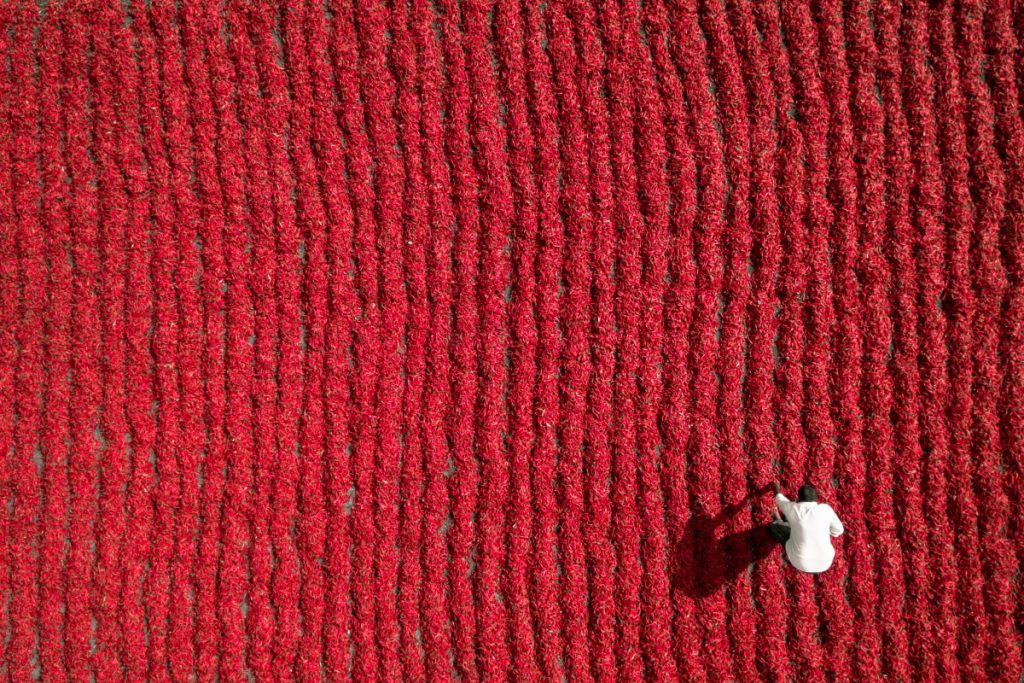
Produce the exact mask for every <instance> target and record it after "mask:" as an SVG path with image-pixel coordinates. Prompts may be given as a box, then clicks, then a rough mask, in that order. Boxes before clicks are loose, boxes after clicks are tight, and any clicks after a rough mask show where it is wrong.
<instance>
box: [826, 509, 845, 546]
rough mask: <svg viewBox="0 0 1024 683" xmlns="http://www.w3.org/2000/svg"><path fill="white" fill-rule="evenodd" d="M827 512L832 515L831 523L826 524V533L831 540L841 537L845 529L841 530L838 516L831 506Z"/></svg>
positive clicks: (841, 525) (841, 524)
mask: <svg viewBox="0 0 1024 683" xmlns="http://www.w3.org/2000/svg"><path fill="white" fill-rule="evenodd" d="M829 512H831V513H832V521H831V522H829V523H828V533H829V534H830V535H831V536H832V537H833V538H835V537H836V536H842V535H843V531H845V529H843V523H842V522H840V521H839V515H837V514H836V511H835V510H833V509H832V507H831V506H830V507H829Z"/></svg>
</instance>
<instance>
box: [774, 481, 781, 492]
mask: <svg viewBox="0 0 1024 683" xmlns="http://www.w3.org/2000/svg"><path fill="white" fill-rule="evenodd" d="M772 491H775V495H779V494H780V493H782V487H781V486H779V482H777V481H773V482H772Z"/></svg>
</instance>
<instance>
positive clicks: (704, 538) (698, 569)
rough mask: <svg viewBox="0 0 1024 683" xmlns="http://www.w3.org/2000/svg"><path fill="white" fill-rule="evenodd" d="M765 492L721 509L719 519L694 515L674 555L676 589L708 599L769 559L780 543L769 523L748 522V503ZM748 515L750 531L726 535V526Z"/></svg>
mask: <svg viewBox="0 0 1024 683" xmlns="http://www.w3.org/2000/svg"><path fill="white" fill-rule="evenodd" d="M766 490H767V487H766V489H762V490H760V491H756V492H754V493H751V494H749V495H748V496H747V497H746V498H744V499H743V500H741V501H740V502H738V503H733V504H732V505H728V506H726V507H725V508H723V509H722V511H721V512H720V513H719V514H718V515H717V516H716V517H710V516H708V515H705V514H694V515H693V516H692V517H691V518H690V521H689V522H688V523H687V525H686V528H685V530H684V531H683V534H682V537H681V538H680V539H679V540H678V542H677V543H676V545H675V552H674V553H673V557H672V559H673V581H672V583H673V586H674V587H675V588H676V589H677V590H681V591H682V592H683V593H684V594H686V595H688V596H690V597H693V598H703V597H707V596H709V595H711V594H713V593H716V592H718V591H720V590H722V588H723V587H724V586H725V585H726V584H728V583H730V582H732V581H734V580H735V579H736V578H737V577H738V576H739V575H740V574H741V573H743V572H744V571H746V570H747V569H748V568H749V567H750V566H751V565H752V564H753V563H755V562H759V561H760V560H763V559H764V558H766V557H768V555H770V554H771V553H772V551H773V550H775V549H776V548H777V547H778V543H777V542H776V541H775V540H774V539H773V538H772V537H771V535H770V534H769V533H768V528H767V522H764V523H762V524H752V523H751V522H750V521H749V509H750V507H749V501H750V499H751V498H753V497H754V496H755V495H757V494H760V493H764V492H765V491H766ZM744 512H746V513H747V514H746V515H745V516H744V524H745V526H746V527H747V528H745V529H743V530H741V531H736V532H732V533H726V534H723V531H722V530H723V528H724V527H725V526H726V524H727V523H728V522H729V521H730V520H731V519H733V518H734V517H736V516H737V515H739V514H740V513H744Z"/></svg>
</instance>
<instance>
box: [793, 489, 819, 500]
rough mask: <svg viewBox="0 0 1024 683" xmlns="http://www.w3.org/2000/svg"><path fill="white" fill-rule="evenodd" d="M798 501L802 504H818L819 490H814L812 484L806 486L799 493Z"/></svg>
mask: <svg viewBox="0 0 1024 683" xmlns="http://www.w3.org/2000/svg"><path fill="white" fill-rule="evenodd" d="M796 495H797V501H798V502H800V503H817V502H818V489H816V488H814V487H813V486H811V485H810V484H804V485H803V486H801V487H800V490H799V491H797V494H796Z"/></svg>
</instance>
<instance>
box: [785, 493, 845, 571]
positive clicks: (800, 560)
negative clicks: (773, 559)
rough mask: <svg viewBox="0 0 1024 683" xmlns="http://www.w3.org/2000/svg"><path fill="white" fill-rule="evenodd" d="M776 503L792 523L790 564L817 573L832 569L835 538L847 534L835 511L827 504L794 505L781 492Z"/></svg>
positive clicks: (789, 546)
mask: <svg viewBox="0 0 1024 683" xmlns="http://www.w3.org/2000/svg"><path fill="white" fill-rule="evenodd" d="M775 502H776V503H777V504H778V506H779V510H780V511H781V512H782V514H783V516H784V517H785V518H786V521H787V522H789V528H790V536H789V541H787V542H786V557H788V558H789V562H790V564H792V565H793V566H794V567H796V568H797V569H799V570H800V571H802V572H811V573H814V574H816V573H818V572H823V571H825V570H826V569H828V568H829V567H831V566H832V560H833V559H835V556H836V551H835V549H834V548H833V547H832V539H831V537H834V536H840V535H842V533H843V523H842V522H840V521H839V517H838V516H837V515H836V512H835V510H833V509H832V508H831V507H829V506H828V505H824V504H821V505H819V504H818V503H794V502H793V501H791V500H790V499H789V498H786V497H785V496H784V495H782V494H781V493H780V494H777V495H776V496H775Z"/></svg>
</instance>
